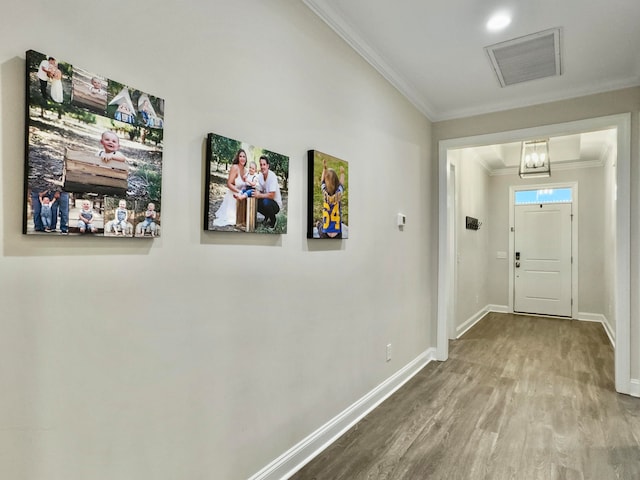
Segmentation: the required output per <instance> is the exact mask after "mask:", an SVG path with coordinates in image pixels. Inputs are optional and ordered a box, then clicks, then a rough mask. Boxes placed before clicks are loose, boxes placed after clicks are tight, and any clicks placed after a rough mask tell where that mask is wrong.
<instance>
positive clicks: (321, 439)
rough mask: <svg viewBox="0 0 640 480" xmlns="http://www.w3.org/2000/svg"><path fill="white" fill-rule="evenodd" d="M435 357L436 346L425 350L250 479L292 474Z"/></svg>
mask: <svg viewBox="0 0 640 480" xmlns="http://www.w3.org/2000/svg"><path fill="white" fill-rule="evenodd" d="M435 358H436V349H435V348H430V349H428V350H426V351H425V352H423V353H422V354H420V355H419V356H418V357H417V358H416V359H415V360H413V361H412V362H410V363H409V364H407V365H406V366H405V367H403V368H402V369H401V370H399V371H398V372H396V373H395V374H393V375H392V376H391V377H389V378H388V379H387V380H385V381H384V382H382V383H381V384H380V385H378V386H377V387H376V388H374V389H373V390H371V391H370V392H369V393H367V394H366V395H365V396H364V397H362V398H361V399H360V400H358V401H356V402H355V403H354V404H353V405H351V406H350V407H348V408H347V409H346V410H344V411H343V412H341V413H340V414H338V415H337V416H336V417H334V418H332V419H331V420H329V421H328V422H327V423H325V424H324V425H323V426H322V427H320V428H319V429H318V430H316V431H315V432H313V433H312V434H310V435H309V436H308V437H307V438H305V439H303V440H302V441H301V442H299V443H298V444H297V445H294V446H293V447H292V448H290V449H289V450H288V451H286V452H285V453H283V454H282V455H280V456H279V457H278V458H276V459H275V460H273V461H272V462H271V463H269V464H268V465H267V466H265V467H264V468H263V469H262V470H260V471H259V472H257V473H255V474H254V475H253V476H251V477H250V478H249V480H285V479H287V478H290V477H291V476H292V475H293V474H294V473H296V472H297V471H298V470H300V469H301V468H302V467H303V466H304V465H306V464H307V463H309V462H310V461H311V460H312V459H313V458H314V457H316V456H317V455H318V454H319V453H321V452H322V451H323V450H324V449H326V448H327V447H328V446H329V445H331V444H332V443H333V442H334V441H336V440H337V439H338V437H340V436H341V435H342V434H343V433H345V432H346V431H347V430H348V429H350V428H351V427H352V426H353V425H355V424H356V423H357V422H359V421H360V420H361V419H362V418H363V417H364V416H365V415H367V414H368V413H369V412H371V411H372V410H373V409H374V408H376V407H377V406H378V405H380V404H381V403H382V402H383V401H385V400H386V399H387V398H388V397H390V396H391V395H392V394H393V393H394V392H395V391H396V390H398V389H399V388H400V387H402V385H404V384H405V383H406V382H407V381H409V380H410V379H411V378H412V377H413V376H414V375H415V374H416V373H418V372H419V371H420V370H422V369H423V368H424V367H425V366H426V365H427V364H428V363H429V362H431V361H433V360H435Z"/></svg>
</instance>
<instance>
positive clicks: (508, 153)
mask: <svg viewBox="0 0 640 480" xmlns="http://www.w3.org/2000/svg"><path fill="white" fill-rule="evenodd" d="M616 133H617V132H616V130H615V129H610V130H601V131H596V132H586V133H581V134H575V135H564V136H558V137H551V138H550V139H549V159H550V162H551V171H552V172H553V171H556V170H565V169H573V168H586V167H599V166H602V165H604V163H605V160H606V158H607V155H608V153H609V152H610V151H611V149H613V148H615V144H616V138H617V136H616ZM521 147H522V143H521V142H514V143H504V144H500V145H487V146H481V147H469V148H463V149H460V150H461V154H462V158H463V159H469V160H475V161H478V162H480V163H481V164H482V165H483V166H484V168H485V169H486V170H487V172H488V173H489V175H506V174H514V175H515V174H517V173H518V167H519V164H520V151H521V150H520V149H521Z"/></svg>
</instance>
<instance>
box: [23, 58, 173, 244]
mask: <svg viewBox="0 0 640 480" xmlns="http://www.w3.org/2000/svg"><path fill="white" fill-rule="evenodd" d="M26 97H27V98H26V108H27V118H26V129H27V132H26V153H25V156H26V159H25V208H24V222H23V233H25V234H38V235H51V234H62V235H69V234H70V235H88V236H102V237H105V236H111V237H121V238H125V237H136V238H153V237H157V236H159V235H160V232H161V211H162V199H161V192H162V151H163V128H164V100H163V99H161V98H158V97H155V96H153V95H151V94H149V93H147V92H143V91H140V90H137V89H135V88H132V87H130V86H128V85H125V84H122V83H119V82H116V81H113V80H111V79H109V78H107V77H104V76H102V75H101V74H98V73H95V72H89V71H86V70H83V69H81V68H78V67H76V66H75V65H72V64H70V63H67V62H64V61H63V60H61V59H58V58H57V57H55V56H51V55H45V54H42V53H38V52H35V51H33V50H30V51H28V52H27V54H26Z"/></svg>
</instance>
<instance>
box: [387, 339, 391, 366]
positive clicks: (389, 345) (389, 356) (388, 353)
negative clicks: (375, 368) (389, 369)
mask: <svg viewBox="0 0 640 480" xmlns="http://www.w3.org/2000/svg"><path fill="white" fill-rule="evenodd" d="M389 361H391V344H390V343H388V344H387V362H389Z"/></svg>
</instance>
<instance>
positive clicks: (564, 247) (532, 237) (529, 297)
mask: <svg viewBox="0 0 640 480" xmlns="http://www.w3.org/2000/svg"><path fill="white" fill-rule="evenodd" d="M514 227H515V236H514V238H515V248H514V252H515V258H514V259H513V260H514V262H515V263H514V267H515V268H514V276H515V278H514V302H513V310H514V311H515V312H521V313H537V314H542V315H556V316H566V317H570V316H571V204H570V203H549V204H537V205H517V206H516V207H515V224H514Z"/></svg>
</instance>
